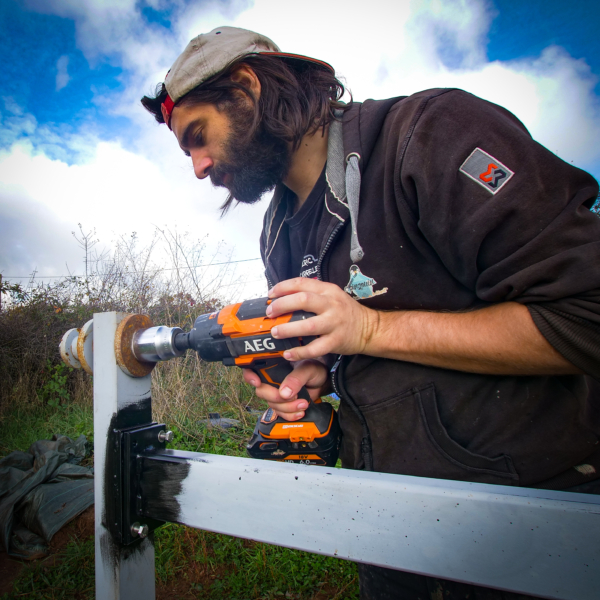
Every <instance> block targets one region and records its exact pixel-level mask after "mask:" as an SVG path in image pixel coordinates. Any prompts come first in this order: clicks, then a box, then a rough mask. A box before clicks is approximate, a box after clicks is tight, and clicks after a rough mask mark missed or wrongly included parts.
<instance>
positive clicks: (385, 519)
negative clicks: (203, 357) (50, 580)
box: [88, 313, 600, 600]
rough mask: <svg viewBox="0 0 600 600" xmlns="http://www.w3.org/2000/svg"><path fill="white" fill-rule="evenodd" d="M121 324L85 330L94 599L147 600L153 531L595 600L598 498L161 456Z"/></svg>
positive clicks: (599, 589) (113, 319) (145, 382)
mask: <svg viewBox="0 0 600 600" xmlns="http://www.w3.org/2000/svg"><path fill="white" fill-rule="evenodd" d="M125 316H126V315H124V314H121V313H102V314H96V315H94V320H93V341H94V344H93V372H94V431H95V494H96V598H97V600H137V599H139V600H142V599H143V600H150V599H153V598H154V597H155V586H154V541H153V533H152V531H153V529H154V528H155V527H156V526H157V525H158V524H160V523H161V522H163V521H176V522H179V523H184V524H186V525H189V526H191V527H195V528H199V529H206V530H209V531H215V532H219V533H225V534H228V535H233V536H237V537H242V538H248V539H253V540H258V541H262V542H267V543H270V544H276V545H280V546H286V547H289V548H298V549H301V550H306V551H309V552H314V553H319V554H324V555H328V556H335V557H338V558H343V559H348V560H354V561H359V562H365V563H370V564H374V565H380V566H385V567H391V568H397V569H402V570H406V571H411V572H415V573H422V574H426V575H433V576H437V577H441V578H446V579H452V580H457V581H464V582H470V583H474V584H477V585H485V586H489V587H493V588H498V589H503V590H509V591H515V592H520V593H524V594H530V595H534V596H538V597H541V598H555V599H562V600H595V599H597V598H598V597H600V497H596V496H590V495H586V494H573V493H565V492H551V491H544V490H534V489H526V488H515V487H508V486H506V487H505V486H495V485H487V484H477V483H464V482H457V481H448V480H437V479H426V478H419V477H408V476H401V475H389V474H384V473H370V472H362V471H350V470H345V469H331V468H326V467H314V466H306V465H295V464H284V463H277V462H270V461H259V460H253V459H250V458H236V457H227V456H217V455H211V454H203V453H192V452H181V451H177V450H167V449H166V448H165V435H164V433H161V432H163V431H164V429H165V428H164V426H162V425H160V424H156V423H153V422H152V416H151V413H152V407H151V398H150V375H145V376H142V377H131V376H129V375H127V374H126V373H125V372H124V371H123V370H122V369H121V368H119V366H118V364H117V359H116V356H115V332H116V331H117V327H118V325H119V323H120V322H121V320H122V319H123V318H124V317H125ZM88 358H91V357H90V356H89V351H88ZM88 362H91V361H88ZM104 440H105V443H103V442H104ZM149 474H152V478H151V479H148V477H150V475H149ZM157 474H159V475H160V474H162V476H159V477H157Z"/></svg>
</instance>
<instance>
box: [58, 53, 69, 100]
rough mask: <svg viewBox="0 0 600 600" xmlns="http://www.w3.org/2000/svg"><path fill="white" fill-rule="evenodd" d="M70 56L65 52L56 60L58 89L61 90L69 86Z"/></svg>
mask: <svg viewBox="0 0 600 600" xmlns="http://www.w3.org/2000/svg"><path fill="white" fill-rule="evenodd" d="M68 68H69V57H68V56H67V55H66V54H64V55H63V56H61V57H60V58H59V59H58V60H57V61H56V91H57V92H60V90H62V89H63V88H65V87H67V85H68V83H69V81H71V77H69V71H68Z"/></svg>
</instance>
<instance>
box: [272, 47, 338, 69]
mask: <svg viewBox="0 0 600 600" xmlns="http://www.w3.org/2000/svg"><path fill="white" fill-rule="evenodd" d="M260 54H268V55H269V56H280V57H281V58H289V59H292V60H302V61H308V62H311V63H316V64H317V65H320V66H321V67H324V68H325V69H327V70H329V71H331V72H332V73H335V69H334V68H333V67H332V66H331V65H330V64H329V63H326V62H325V61H323V60H318V59H317V58H311V57H310V56H303V55H302V54H290V53H288V52H271V51H268V50H267V51H263V52H260Z"/></svg>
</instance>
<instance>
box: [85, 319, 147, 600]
mask: <svg viewBox="0 0 600 600" xmlns="http://www.w3.org/2000/svg"><path fill="white" fill-rule="evenodd" d="M126 316H127V315H125V314H123V313H116V312H111V313H101V314H95V315H94V356H93V365H94V369H93V371H94V439H95V444H94V472H95V503H96V599H97V600H153V599H154V598H155V584H154V539H153V535H152V534H150V535H149V536H148V537H146V538H145V539H142V540H140V542H137V543H136V544H134V545H130V546H123V545H122V544H121V543H120V541H119V536H118V533H117V532H118V530H119V528H120V526H121V523H120V519H121V517H122V515H121V510H122V509H121V505H120V504H119V502H120V499H121V493H120V492H121V490H120V487H121V486H122V484H123V482H122V481H121V480H120V472H121V469H120V464H119V463H120V461H121V448H120V434H118V433H117V430H119V429H124V428H127V427H134V426H139V425H145V424H149V423H150V422H151V421H152V401H151V397H150V375H149V374H148V375H146V376H144V377H130V376H129V375H126V374H125V373H124V372H123V371H122V370H121V368H120V367H119V366H118V364H117V359H116V354H115V334H116V332H117V328H118V325H119V323H120V322H121V321H122V320H123V319H124V318H125V317H126Z"/></svg>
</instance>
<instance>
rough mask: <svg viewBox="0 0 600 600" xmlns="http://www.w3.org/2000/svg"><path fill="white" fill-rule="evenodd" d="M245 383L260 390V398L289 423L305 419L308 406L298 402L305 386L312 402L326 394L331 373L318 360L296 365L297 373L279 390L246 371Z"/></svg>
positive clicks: (285, 381)
mask: <svg viewBox="0 0 600 600" xmlns="http://www.w3.org/2000/svg"><path fill="white" fill-rule="evenodd" d="M244 380H245V381H246V383H249V384H250V385H252V386H254V387H255V388H256V395H257V396H258V397H259V398H261V399H262V400H266V401H267V403H268V404H269V406H270V407H271V408H272V409H273V410H274V411H275V412H276V413H277V414H278V415H279V416H280V417H282V418H283V419H285V420H286V421H297V420H298V419H301V418H302V417H303V416H304V409H305V408H306V407H307V406H308V403H307V402H306V400H302V399H298V397H297V396H298V392H299V391H300V390H301V389H302V386H305V387H306V389H307V390H308V394H309V396H310V397H311V399H312V400H316V399H317V398H319V396H320V395H321V394H322V393H325V390H326V388H327V384H328V381H329V378H328V371H327V368H326V367H325V365H323V363H321V362H319V361H317V360H305V361H302V362H298V363H296V364H295V365H294V370H293V371H292V372H291V373H290V374H289V375H288V376H287V377H286V378H285V379H284V380H283V381H282V382H281V387H280V388H279V390H278V389H277V388H276V387H273V386H271V385H268V384H266V383H261V381H260V378H259V376H258V375H257V374H256V373H255V372H254V371H251V370H250V369H244Z"/></svg>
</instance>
